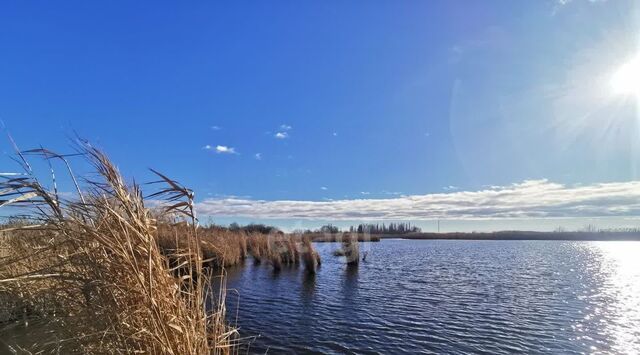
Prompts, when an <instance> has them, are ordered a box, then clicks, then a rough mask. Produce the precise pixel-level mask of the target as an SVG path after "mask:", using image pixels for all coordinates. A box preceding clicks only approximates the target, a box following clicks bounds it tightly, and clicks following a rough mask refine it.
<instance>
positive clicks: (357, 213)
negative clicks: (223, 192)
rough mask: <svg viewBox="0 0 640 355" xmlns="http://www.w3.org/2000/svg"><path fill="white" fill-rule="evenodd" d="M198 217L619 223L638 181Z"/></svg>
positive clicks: (544, 183) (238, 202) (515, 187)
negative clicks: (612, 220) (613, 220)
mask: <svg viewBox="0 0 640 355" xmlns="http://www.w3.org/2000/svg"><path fill="white" fill-rule="evenodd" d="M196 209H197V211H198V213H199V214H200V215H209V216H219V217H248V218H256V219H309V220H429V219H436V218H441V219H506V218H571V217H623V216H634V215H638V214H640V181H630V182H616V183H598V184H591V185H571V186H568V185H563V184H558V183H553V182H550V181H548V180H546V179H542V180H527V181H523V182H521V183H516V184H512V185H508V186H492V187H490V188H487V189H484V190H479V191H456V192H447V193H434V194H426V195H409V196H400V197H395V198H387V199H344V200H333V201H294V200H278V201H265V200H252V199H242V198H224V199H206V200H204V201H202V202H199V203H197V204H196Z"/></svg>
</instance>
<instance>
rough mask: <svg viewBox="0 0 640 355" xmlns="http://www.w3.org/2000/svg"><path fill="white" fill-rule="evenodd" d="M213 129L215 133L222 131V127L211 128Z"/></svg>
mask: <svg viewBox="0 0 640 355" xmlns="http://www.w3.org/2000/svg"><path fill="white" fill-rule="evenodd" d="M211 129H212V130H214V131H219V130H221V129H222V127H220V126H211Z"/></svg>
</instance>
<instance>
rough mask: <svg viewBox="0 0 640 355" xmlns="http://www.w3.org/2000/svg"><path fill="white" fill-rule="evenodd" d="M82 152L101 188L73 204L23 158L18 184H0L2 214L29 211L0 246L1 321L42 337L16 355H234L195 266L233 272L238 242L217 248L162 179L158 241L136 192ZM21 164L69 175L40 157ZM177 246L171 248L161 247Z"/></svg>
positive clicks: (179, 192)
mask: <svg viewBox="0 0 640 355" xmlns="http://www.w3.org/2000/svg"><path fill="white" fill-rule="evenodd" d="M80 151H81V154H82V155H84V156H85V157H86V158H87V159H88V161H89V162H90V163H91V164H92V166H93V168H94V169H95V171H96V172H97V176H98V178H97V180H96V181H91V182H87V183H86V185H84V186H82V187H80V186H78V184H77V183H76V186H75V187H76V188H77V192H78V195H79V197H78V199H77V200H69V201H68V200H63V199H61V198H59V196H58V193H57V187H56V186H55V180H54V185H53V189H52V190H53V191H49V190H48V189H46V188H44V187H43V186H42V185H41V184H40V182H39V181H38V179H37V178H36V177H35V176H34V175H33V172H32V171H31V166H30V165H29V163H28V162H27V160H26V159H25V157H24V156H25V155H26V153H25V154H19V155H18V156H19V159H18V161H19V162H20V163H21V164H22V165H23V168H24V170H25V174H24V175H23V176H19V177H11V178H6V179H5V180H4V181H2V182H1V183H0V195H1V196H0V199H1V200H2V201H1V202H0V203H1V205H18V206H22V207H25V208H30V209H31V211H32V212H31V214H30V217H31V218H32V219H31V220H30V221H29V222H28V223H25V224H14V225H10V226H7V228H5V229H4V231H3V232H2V235H0V250H2V254H1V258H0V317H2V318H1V319H0V320H2V321H10V320H15V319H23V320H25V321H26V320H28V321H29V322H31V323H38V324H41V325H42V326H41V327H34V328H33V329H34V330H38V331H40V332H42V329H46V330H47V332H49V335H48V336H46V337H45V336H43V334H33V335H32V338H31V339H32V340H33V341H32V343H31V344H29V345H28V348H26V349H21V350H24V351H29V352H51V353H151V354H161V353H162V354H207V353H213V354H225V353H232V352H234V349H235V347H234V345H235V342H236V341H238V337H237V333H236V331H235V330H234V329H231V328H230V327H228V326H227V325H226V323H225V302H224V295H225V290H224V287H221V288H220V289H219V292H216V294H211V292H213V291H212V290H213V288H211V287H210V282H211V279H212V276H211V274H210V272H208V271H207V269H206V268H204V266H203V264H204V262H205V261H206V259H210V258H216V260H218V262H219V263H220V264H221V265H225V264H227V263H233V262H237V260H238V259H242V258H244V256H245V255H246V252H243V250H245V249H243V247H242V245H243V243H244V242H243V241H241V239H240V238H239V237H238V239H237V245H234V246H231V245H230V244H229V243H218V242H216V241H217V240H218V239H220V238H226V237H225V236H221V235H213V234H212V235H211V236H209V235H208V234H207V233H206V232H205V233H201V230H200V229H199V228H198V227H197V222H196V218H195V215H194V211H193V194H192V193H191V191H190V190H187V189H185V188H183V187H182V186H180V185H179V184H177V183H176V182H174V181H172V180H170V179H168V178H166V177H164V176H162V175H159V176H160V177H161V181H162V182H163V183H164V184H165V185H166V186H167V187H166V188H163V189H162V190H160V191H159V192H158V193H157V194H154V195H153V198H156V199H157V198H164V199H165V200H166V207H167V208H166V209H165V213H163V214H162V216H160V217H162V218H163V220H165V221H171V222H172V223H171V224H170V225H169V224H163V227H162V233H159V231H158V223H157V218H154V217H156V216H152V214H151V212H150V210H149V209H148V208H147V207H146V206H145V200H144V199H143V197H142V192H141V191H140V189H139V186H137V185H135V184H133V185H127V184H125V182H124V180H123V178H122V177H121V175H120V174H119V172H118V171H117V170H116V168H115V167H114V166H113V165H112V164H111V163H110V162H109V160H108V159H107V157H106V156H105V155H104V154H102V153H101V152H100V151H98V150H96V149H94V148H93V147H91V146H90V145H88V144H85V143H82V144H81V146H80ZM29 153H31V154H38V155H41V156H43V157H44V158H45V159H46V161H48V162H49V161H51V160H60V161H62V162H64V164H66V160H65V158H64V157H63V156H60V155H57V154H54V153H52V152H49V151H46V150H43V149H39V150H34V151H31V152H29ZM66 166H67V167H68V164H66ZM52 172H53V170H52ZM69 172H70V169H69ZM70 173H71V172H70ZM52 176H53V174H52ZM53 177H54V179H55V176H53ZM74 182H75V179H74ZM159 234H162V236H163V237H162V238H158V235H159ZM177 236H179V240H180V242H176V243H174V244H173V248H171V247H168V248H167V247H166V245H164V244H163V242H161V241H162V240H164V241H165V242H166V240H167V239H168V238H169V237H177ZM174 240H175V239H174ZM159 241H160V242H159ZM210 245H211V248H209V246H210ZM221 246H223V247H221ZM167 255H168V256H169V258H167V257H166V256H167ZM170 260H171V262H170ZM220 276H221V275H220ZM222 285H223V286H224V281H222ZM207 301H209V302H207ZM207 304H209V309H207ZM43 339H44V340H43ZM13 349H14V350H18V349H19V348H18V345H14V347H13Z"/></svg>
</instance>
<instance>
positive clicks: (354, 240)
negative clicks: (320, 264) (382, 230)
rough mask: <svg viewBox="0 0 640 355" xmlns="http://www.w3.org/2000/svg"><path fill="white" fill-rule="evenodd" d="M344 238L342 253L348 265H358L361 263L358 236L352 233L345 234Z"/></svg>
mask: <svg viewBox="0 0 640 355" xmlns="http://www.w3.org/2000/svg"><path fill="white" fill-rule="evenodd" d="M342 238H343V239H342V251H343V252H344V256H345V258H346V259H347V265H358V263H359V262H360V245H359V243H358V236H357V235H353V234H351V233H345V234H344V235H343V236H342Z"/></svg>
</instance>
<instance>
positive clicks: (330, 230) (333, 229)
mask: <svg viewBox="0 0 640 355" xmlns="http://www.w3.org/2000/svg"><path fill="white" fill-rule="evenodd" d="M318 232H320V233H340V228H338V227H336V226H334V225H333V224H326V225H324V226H322V227H320V229H318Z"/></svg>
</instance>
